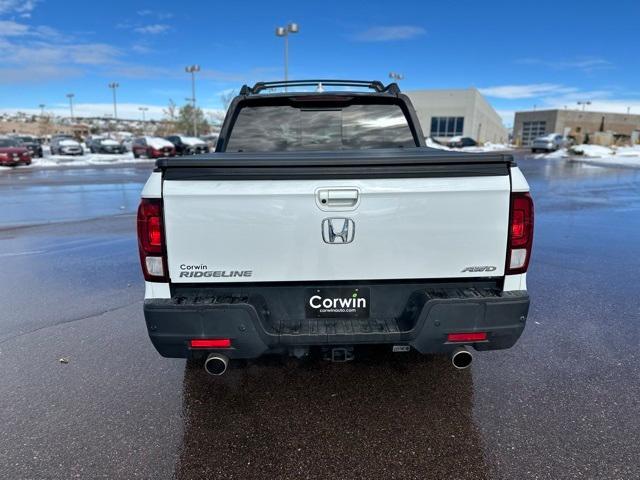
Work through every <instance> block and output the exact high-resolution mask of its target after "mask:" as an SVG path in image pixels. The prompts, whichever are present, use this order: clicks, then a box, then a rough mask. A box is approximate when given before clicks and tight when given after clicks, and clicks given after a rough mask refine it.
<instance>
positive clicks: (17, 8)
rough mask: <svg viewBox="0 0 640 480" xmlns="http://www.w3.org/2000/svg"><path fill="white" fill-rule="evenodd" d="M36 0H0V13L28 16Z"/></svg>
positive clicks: (34, 6)
mask: <svg viewBox="0 0 640 480" xmlns="http://www.w3.org/2000/svg"><path fill="white" fill-rule="evenodd" d="M37 3H38V0H0V15H9V14H17V15H18V16H20V17H23V18H29V17H30V16H31V12H32V11H33V10H34V9H35V8H36V5H37Z"/></svg>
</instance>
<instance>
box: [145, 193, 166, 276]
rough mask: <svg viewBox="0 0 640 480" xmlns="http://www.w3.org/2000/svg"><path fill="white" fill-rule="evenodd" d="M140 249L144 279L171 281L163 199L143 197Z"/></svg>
mask: <svg viewBox="0 0 640 480" xmlns="http://www.w3.org/2000/svg"><path fill="white" fill-rule="evenodd" d="M138 249H139V250H140V263H141V264H142V272H143V273H144V279H145V280H147V281H150V282H167V281H169V277H168V272H167V261H166V254H165V245H164V228H163V224H162V200H161V199H159V198H143V199H142V200H141V201H140V206H139V207H138Z"/></svg>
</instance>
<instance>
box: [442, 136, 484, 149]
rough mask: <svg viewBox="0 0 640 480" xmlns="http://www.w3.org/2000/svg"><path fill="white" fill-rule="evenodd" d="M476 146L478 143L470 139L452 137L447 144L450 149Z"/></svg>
mask: <svg viewBox="0 0 640 480" xmlns="http://www.w3.org/2000/svg"><path fill="white" fill-rule="evenodd" d="M476 145H478V142H476V141H475V140H474V139H473V138H470V137H451V138H450V139H449V141H448V142H447V147H449V148H463V147H475V146H476Z"/></svg>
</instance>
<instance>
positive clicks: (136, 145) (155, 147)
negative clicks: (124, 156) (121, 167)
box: [131, 137, 176, 158]
mask: <svg viewBox="0 0 640 480" xmlns="http://www.w3.org/2000/svg"><path fill="white" fill-rule="evenodd" d="M131 150H132V151H133V156H134V157H135V158H140V157H147V158H160V157H175V156H176V148H175V147H174V146H173V143H171V142H170V141H168V140H165V139H164V138H160V137H138V138H136V139H135V140H134V141H133V144H132V145H131Z"/></svg>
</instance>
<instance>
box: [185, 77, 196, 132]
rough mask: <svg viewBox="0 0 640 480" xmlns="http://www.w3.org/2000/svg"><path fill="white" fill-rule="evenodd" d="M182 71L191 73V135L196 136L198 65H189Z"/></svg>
mask: <svg viewBox="0 0 640 480" xmlns="http://www.w3.org/2000/svg"><path fill="white" fill-rule="evenodd" d="M184 71H185V72H187V73H190V74H191V100H192V104H193V112H192V115H193V136H194V137H197V136H198V118H197V115H196V72H199V71H200V65H189V66H187V67H184Z"/></svg>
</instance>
